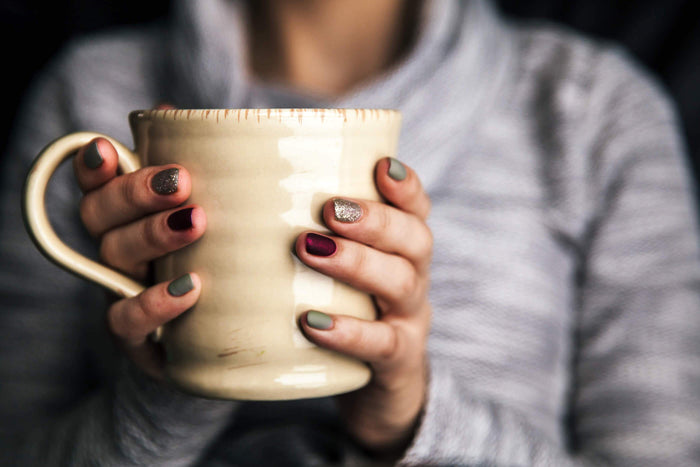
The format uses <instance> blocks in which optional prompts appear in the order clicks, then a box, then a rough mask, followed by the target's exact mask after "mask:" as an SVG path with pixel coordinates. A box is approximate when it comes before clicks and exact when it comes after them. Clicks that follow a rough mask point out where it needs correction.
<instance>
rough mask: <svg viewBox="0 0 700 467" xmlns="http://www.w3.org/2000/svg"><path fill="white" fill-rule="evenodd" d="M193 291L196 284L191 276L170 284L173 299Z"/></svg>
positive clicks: (179, 278)
mask: <svg viewBox="0 0 700 467" xmlns="http://www.w3.org/2000/svg"><path fill="white" fill-rule="evenodd" d="M192 289H194V282H192V276H190V275H189V274H185V275H184V276H180V277H178V278H177V279H175V280H174V281H172V282H171V283H170V284H168V293H169V294H170V295H172V296H173V297H181V296H182V295H185V294H186V293H187V292H189V291H190V290H192Z"/></svg>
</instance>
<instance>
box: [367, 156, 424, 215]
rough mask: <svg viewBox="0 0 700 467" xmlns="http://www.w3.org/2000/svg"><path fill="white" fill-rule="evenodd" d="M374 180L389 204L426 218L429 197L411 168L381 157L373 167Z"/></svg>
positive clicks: (395, 160) (392, 159) (394, 160)
mask: <svg viewBox="0 0 700 467" xmlns="http://www.w3.org/2000/svg"><path fill="white" fill-rule="evenodd" d="M375 182H376V184H377V189H379V192H380V193H381V194H382V195H383V196H384V197H385V198H386V199H387V200H388V201H389V202H390V203H391V204H393V205H394V206H396V207H397V208H399V209H401V210H402V211H406V212H410V213H411V214H415V215H416V216H418V217H419V218H421V219H424V220H425V219H427V218H428V214H429V213H430V198H429V197H428V195H427V193H426V192H425V190H423V186H422V185H421V182H420V180H419V179H418V175H416V173H415V172H414V171H413V169H411V168H410V167H408V166H406V165H405V164H402V163H401V162H399V161H398V160H397V159H394V158H391V157H389V158H386V159H382V160H380V161H379V162H378V163H377V167H376V169H375Z"/></svg>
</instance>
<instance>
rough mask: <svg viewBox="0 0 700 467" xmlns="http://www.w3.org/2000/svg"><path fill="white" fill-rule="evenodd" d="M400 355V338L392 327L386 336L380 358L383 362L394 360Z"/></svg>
mask: <svg viewBox="0 0 700 467" xmlns="http://www.w3.org/2000/svg"><path fill="white" fill-rule="evenodd" d="M398 353H399V337H398V334H397V333H396V330H394V329H393V328H391V327H390V330H389V332H388V333H387V335H386V340H385V342H384V345H383V346H382V349H381V351H380V352H379V358H381V359H382V360H385V361H386V360H392V359H393V358H395V357H396V355H398Z"/></svg>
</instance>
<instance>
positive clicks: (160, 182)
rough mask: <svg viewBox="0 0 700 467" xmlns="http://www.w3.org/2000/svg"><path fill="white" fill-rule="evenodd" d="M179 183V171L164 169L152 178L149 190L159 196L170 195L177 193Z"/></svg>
mask: <svg viewBox="0 0 700 467" xmlns="http://www.w3.org/2000/svg"><path fill="white" fill-rule="evenodd" d="M179 181H180V169H175V168H173V169H165V170H161V171H160V172H158V173H157V174H155V175H154V176H153V179H152V180H151V188H153V191H155V192H156V193H158V194H159V195H171V194H173V193H175V192H176V191H177V185H178V182H179Z"/></svg>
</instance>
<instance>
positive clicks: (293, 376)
mask: <svg viewBox="0 0 700 467" xmlns="http://www.w3.org/2000/svg"><path fill="white" fill-rule="evenodd" d="M129 123H130V126H131V130H132V134H133V138H134V146H135V149H134V150H133V151H131V150H130V149H128V148H127V147H126V146H125V145H124V144H122V143H120V142H118V141H116V140H114V139H113V138H111V137H109V136H107V135H102V134H98V133H92V132H81V133H73V134H70V135H67V136H64V137H62V138H59V139H58V140H56V141H54V142H53V143H51V144H50V145H49V146H47V147H46V148H45V149H44V150H43V151H42V153H41V154H39V156H37V159H36V161H35V162H34V165H33V167H32V169H31V170H30V172H29V175H28V177H27V183H26V188H25V199H24V206H23V208H24V216H25V223H26V225H27V229H28V231H29V233H30V235H31V236H32V238H33V240H34V242H35V244H36V245H37V247H38V248H39V249H40V250H41V251H42V253H44V254H45V255H46V256H47V257H48V258H49V259H50V260H52V261H54V262H55V263H56V264H58V265H59V266H61V267H63V268H65V269H67V270H68V271H70V272H72V273H74V274H77V275H79V276H80V277H83V278H85V279H87V280H90V281H93V282H95V283H97V284H99V285H101V286H104V287H106V288H107V289H109V290H111V291H112V292H114V293H115V294H117V295H119V296H121V297H131V296H135V295H137V294H139V293H140V292H141V291H142V290H143V289H144V288H145V285H143V284H140V283H138V282H135V281H134V280H133V279H131V278H129V277H127V276H124V275H122V274H121V273H119V272H117V271H114V270H112V269H110V268H108V267H106V266H105V265H102V264H99V263H97V262H95V261H93V260H91V259H89V258H86V257H84V256H82V255H80V254H79V253H77V252H75V251H73V250H72V249H70V248H69V247H68V246H66V245H65V244H64V243H63V242H62V241H61V240H60V239H59V238H58V237H57V236H56V234H55V232H54V231H53V229H52V228H51V225H50V223H49V221H48V218H47V215H46V209H45V205H44V198H45V194H46V186H47V184H48V181H49V179H50V177H51V175H52V174H53V172H54V171H55V170H56V168H57V167H58V166H59V165H60V164H61V162H63V161H64V160H66V159H67V158H69V157H70V156H71V155H72V154H74V153H75V151H76V150H77V149H78V148H80V147H82V146H83V145H85V144H87V143H88V142H90V141H91V140H92V139H94V138H96V137H98V136H100V137H105V138H107V139H109V140H110V141H111V142H112V143H113V144H114V146H115V147H116V148H117V152H118V153H119V166H120V169H121V171H122V172H131V171H134V170H137V169H138V168H140V167H143V166H147V165H165V164H179V165H182V166H184V167H185V168H186V169H187V170H188V171H189V173H190V174H191V177H192V193H191V196H190V198H189V199H188V200H187V203H193V204H198V205H200V206H202V207H203V209H204V211H205V212H206V214H207V230H206V232H205V234H204V236H203V237H202V238H200V239H199V240H198V241H196V242H195V243H193V244H191V245H188V246H187V247H185V248H182V249H181V250H178V251H176V252H173V253H170V254H168V255H166V256H165V257H163V258H160V259H159V260H157V261H156V262H155V265H154V271H155V280H156V282H162V281H168V280H172V279H174V278H176V277H179V276H181V275H183V274H186V273H188V272H196V273H197V274H199V275H200V277H201V279H202V291H201V295H200V298H199V301H198V302H197V304H196V305H195V306H194V307H193V308H191V309H190V310H188V311H186V312H185V313H183V314H182V315H181V316H179V317H178V318H176V319H175V320H173V321H171V322H169V323H168V324H166V325H165V326H163V327H162V328H161V329H159V330H158V333H157V340H159V341H160V342H161V343H162V345H163V347H164V349H165V352H166V360H167V363H166V368H165V372H166V377H167V378H168V379H169V380H171V381H172V382H173V383H175V384H176V385H178V386H179V387H181V388H182V389H184V390H186V391H188V392H192V393H195V394H198V395H201V396H205V397H212V398H224V399H247V400H283V399H298V398H309V397H321V396H328V395H333V394H339V393H343V392H348V391H352V390H354V389H358V388H360V387H362V386H363V385H365V384H366V383H367V382H368V381H369V378H370V371H369V368H368V367H367V365H366V364H364V363H363V362H360V361H357V360H354V359H351V358H348V357H346V356H343V355H340V354H338V353H334V352H332V351H329V350H326V349H322V348H320V347H317V346H316V345H314V344H312V343H311V342H309V341H308V340H307V339H306V338H305V337H304V336H303V334H302V333H301V331H300V329H299V326H298V320H299V316H300V315H301V314H302V313H303V312H305V311H307V310H320V311H326V312H330V313H336V314H344V315H350V316H356V317H359V318H363V319H370V320H371V319H375V308H374V304H373V302H372V299H371V297H370V296H368V295H367V294H365V293H361V292H359V291H357V290H355V289H353V288H351V287H349V286H348V285H346V284H343V283H341V282H339V281H336V280H334V279H332V278H330V277H328V276H325V275H322V274H320V273H318V272H316V271H314V270H312V269H311V268H309V267H307V266H306V265H304V264H303V263H301V262H300V261H299V260H298V259H297V258H296V256H295V255H294V254H293V253H292V249H293V245H294V242H295V240H296V237H297V236H298V235H299V234H300V233H302V232H303V231H305V230H309V229H311V230H315V231H320V232H328V230H327V228H326V227H325V226H324V224H323V221H322V219H321V208H322V205H323V204H324V203H325V202H326V201H327V200H328V199H329V198H331V197H334V196H344V197H351V198H361V199H369V200H376V201H379V200H380V196H379V194H378V192H377V190H376V187H375V184H374V167H375V165H376V163H377V162H378V161H379V160H380V159H381V158H383V157H396V149H397V144H398V136H399V131H400V126H401V115H400V114H399V113H398V112H397V111H393V110H378V109H211V110H201V109H200V110H172V109H168V110H138V111H133V112H131V113H130V114H129Z"/></svg>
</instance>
